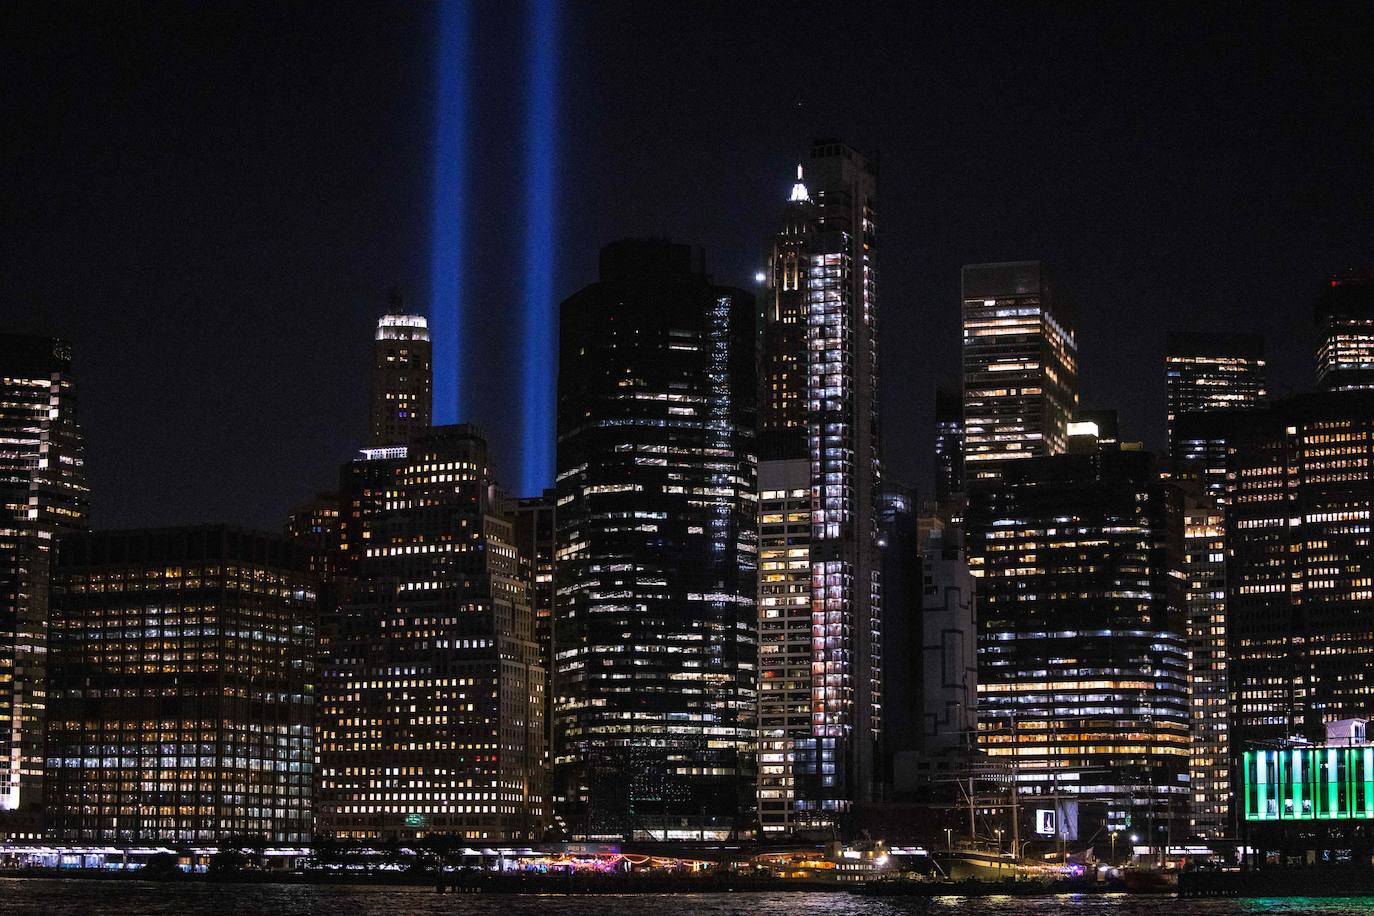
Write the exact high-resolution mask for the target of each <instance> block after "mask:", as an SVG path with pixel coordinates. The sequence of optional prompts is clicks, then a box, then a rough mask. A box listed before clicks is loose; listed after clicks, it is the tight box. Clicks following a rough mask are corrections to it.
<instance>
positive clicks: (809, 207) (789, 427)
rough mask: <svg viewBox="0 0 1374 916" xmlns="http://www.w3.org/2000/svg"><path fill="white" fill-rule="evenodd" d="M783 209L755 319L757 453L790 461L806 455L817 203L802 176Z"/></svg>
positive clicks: (799, 171)
mask: <svg viewBox="0 0 1374 916" xmlns="http://www.w3.org/2000/svg"><path fill="white" fill-rule="evenodd" d="M802 174H803V173H802V167H801V166H800V165H798V166H797V181H796V183H795V184H794V185H792V193H791V195H790V196H789V197H788V200H787V204H786V206H785V207H784V208H783V213H782V228H781V229H779V230H778V232H777V235H775V236H774V237H773V250H772V252H771V253H770V255H769V259H768V275H767V283H768V285H767V287H766V288H765V290H764V296H763V309H762V314H761V315H760V320H759V344H760V346H759V356H760V360H759V365H760V373H759V447H760V451H759V456H760V458H761V459H762V460H764V461H772V460H788V459H792V458H801V457H805V455H806V454H807V440H806V429H807V426H806V415H807V410H808V409H809V404H810V398H809V396H808V394H807V379H808V375H807V366H808V359H809V350H808V349H807V344H806V341H807V327H808V325H807V314H808V309H807V295H808V278H809V269H810V263H811V254H812V249H813V245H812V243H813V241H814V238H815V231H816V219H815V215H816V202H815V201H814V200H813V199H812V198H811V193H810V192H809V191H808V190H807V188H806V184H805V182H803V180H802Z"/></svg>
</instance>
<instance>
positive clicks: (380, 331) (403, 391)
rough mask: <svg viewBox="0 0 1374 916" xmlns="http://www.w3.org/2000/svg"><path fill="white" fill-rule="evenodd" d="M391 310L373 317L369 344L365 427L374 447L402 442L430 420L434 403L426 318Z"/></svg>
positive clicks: (397, 308) (422, 429) (394, 300)
mask: <svg viewBox="0 0 1374 916" xmlns="http://www.w3.org/2000/svg"><path fill="white" fill-rule="evenodd" d="M391 306H392V308H393V309H394V310H395V311H394V312H393V313H392V314H387V315H383V316H382V317H381V318H380V319H378V321H377V333H376V336H375V337H374V338H373V344H372V410H371V415H370V417H369V424H368V428H369V430H370V433H369V444H370V445H371V446H372V447H373V448H383V447H385V446H389V445H405V444H406V443H407V442H409V441H411V440H412V439H414V438H415V437H416V436H419V435H423V434H424V433H425V432H426V431H427V430H428V429H429V425H430V420H431V416H432V412H433V403H434V371H433V367H432V366H431V363H430V361H431V353H430V342H429V323H428V322H427V321H426V320H425V318H424V316H422V315H405V314H400V313H399V312H400V300H399V299H398V298H396V297H394V296H393V298H392V302H391Z"/></svg>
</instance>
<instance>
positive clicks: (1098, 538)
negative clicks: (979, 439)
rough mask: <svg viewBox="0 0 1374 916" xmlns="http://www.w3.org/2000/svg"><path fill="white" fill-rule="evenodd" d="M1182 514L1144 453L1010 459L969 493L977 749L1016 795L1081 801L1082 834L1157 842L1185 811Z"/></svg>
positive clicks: (1177, 498)
mask: <svg viewBox="0 0 1374 916" xmlns="http://www.w3.org/2000/svg"><path fill="white" fill-rule="evenodd" d="M1181 512H1182V502H1181V494H1180V493H1179V492H1178V490H1177V489H1176V488H1175V487H1173V486H1171V485H1169V484H1166V483H1162V482H1160V481H1159V479H1158V476H1157V472H1156V467H1155V461H1154V458H1153V456H1152V455H1150V454H1149V453H1147V452H1142V451H1135V450H1123V449H1121V448H1120V447H1110V446H1104V447H1102V448H1100V449H1097V450H1094V451H1090V450H1087V449H1086V448H1076V449H1075V451H1074V453H1071V454H1066V455H1055V456H1045V457H1039V458H1032V459H1023V460H1018V461H1013V462H1009V463H1008V464H1007V465H1006V466H1004V467H1003V469H1002V480H1001V482H1000V483H999V485H997V486H974V487H972V488H971V490H970V499H969V513H968V523H967V531H968V552H969V563H970V566H971V569H972V572H973V574H974V575H975V576H977V577H978V582H977V591H978V625H979V649H978V652H979V659H978V692H979V707H978V729H979V733H980V739H979V740H980V744H981V746H982V747H983V748H984V750H986V752H987V753H988V754H989V756H990V757H991V758H993V759H994V760H997V761H1000V762H1001V763H1003V764H1005V765H1007V766H1008V767H1009V769H1010V770H1011V771H1012V774H1013V779H1014V781H1015V783H1016V785H1017V787H1018V790H1019V791H1020V792H1021V794H1022V795H1045V794H1058V795H1060V796H1067V797H1070V798H1075V799H1077V800H1079V801H1080V803H1086V804H1087V808H1088V809H1087V810H1085V811H1084V813H1083V817H1084V819H1085V824H1080V830H1082V829H1083V827H1084V826H1085V825H1091V824H1092V822H1093V821H1094V819H1096V820H1097V823H1098V826H1104V824H1103V820H1105V826H1110V827H1112V828H1113V829H1119V828H1121V827H1124V826H1126V825H1127V824H1131V825H1149V824H1152V825H1153V826H1154V827H1156V828H1158V829H1159V830H1160V831H1161V832H1160V834H1159V835H1158V836H1157V837H1154V839H1156V840H1162V839H1164V834H1163V832H1162V831H1163V829H1164V828H1165V826H1166V825H1167V823H1168V819H1169V817H1170V816H1174V815H1181V814H1182V809H1183V805H1184V803H1185V802H1186V798H1187V793H1188V783H1187V768H1188V750H1189V735H1188V687H1187V683H1186V680H1185V678H1186V674H1187V650H1186V647H1185V642H1184V637H1185V632H1186V630H1185V621H1184V615H1183V589H1182V583H1181V581H1180V580H1179V579H1178V577H1177V575H1176V573H1177V570H1178V569H1179V565H1180V561H1181V550H1182V537H1181V535H1182V523H1181V522H1182V518H1181ZM1142 835H1143V834H1142Z"/></svg>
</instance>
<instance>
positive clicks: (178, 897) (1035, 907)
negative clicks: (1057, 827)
mask: <svg viewBox="0 0 1374 916" xmlns="http://www.w3.org/2000/svg"><path fill="white" fill-rule="evenodd" d="M12 913H18V914H30V913H31V914H35V916H78V914H79V916H87V914H92V916H95V914H104V913H109V914H113V916H132V914H144V913H149V914H182V913H187V914H207V916H208V914H219V913H233V914H244V916H326V914H327V916H335V914H339V916H353V914H357V916H395V914H410V913H414V914H419V916H438V914H444V916H525V914H530V916H534V914H539V916H583V914H586V916H673V914H678V913H684V914H698V913H699V914H703V916H807V914H813V913H819V914H824V916H921V914H925V913H929V914H932V916H965V914H984V913H986V914H989V916H996V914H1012V913H1018V914H1019V913H1029V914H1039V916H1049V914H1059V913H1065V914H1071V916H1072V914H1083V916H1098V914H1101V916H1191V914H1197V916H1240V914H1293V916H1298V914H1307V913H1312V914H1317V916H1354V914H1374V897H1366V898H1360V899H1347V900H1317V899H1311V898H1301V897H1298V898H1284V899H1277V898H1271V899H1252V900H1177V899H1174V898H1171V897H1127V896H1122V895H1110V896H1097V895H1093V896H1072V895H1062V896H1056V897H1033V898H1025V897H1021V898H1011V897H978V898H958V897H937V898H935V899H934V900H931V901H925V900H918V899H911V898H906V899H903V898H890V899H886V900H884V899H881V898H868V897H856V896H852V895H850V894H845V893H833V894H798V893H777V894H773V893H754V894H675V895H668V894H644V895H641V896H633V897H630V896H576V897H566V896H554V895H548V896H542V895H541V896H535V895H528V896H516V895H511V894H449V895H445V896H442V897H441V896H439V895H438V894H436V893H434V891H433V890H432V889H429V888H423V887H318V886H298V885H261V884H259V885H215V884H175V885H169V884H154V883H144V882H140V881H117V882H116V881H82V880H63V881H52V880H45V879H37V878H29V879H14V878H0V914H12Z"/></svg>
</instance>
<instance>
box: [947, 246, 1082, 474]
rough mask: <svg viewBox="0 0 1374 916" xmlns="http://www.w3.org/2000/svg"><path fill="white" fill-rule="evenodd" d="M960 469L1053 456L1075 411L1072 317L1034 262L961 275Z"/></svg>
mask: <svg viewBox="0 0 1374 916" xmlns="http://www.w3.org/2000/svg"><path fill="white" fill-rule="evenodd" d="M963 330H964V344H963V376H964V467H965V473H966V474H967V475H968V478H969V480H970V481H972V480H975V479H978V478H980V477H985V476H988V475H993V476H995V474H996V469H997V468H998V466H999V465H1001V464H1002V463H1003V462H1006V461H1009V460H1012V459H1024V458H1033V457H1036V456H1039V455H1058V454H1060V453H1062V452H1063V451H1064V450H1065V449H1066V448H1067V447H1068V425H1069V421H1070V420H1072V419H1073V416H1074V412H1075V410H1076V409H1077V407H1078V349H1077V344H1076V343H1075V340H1074V328H1073V321H1072V315H1071V314H1070V313H1069V309H1068V308H1067V306H1066V305H1065V302H1064V300H1063V297H1062V296H1059V295H1057V294H1056V292H1055V290H1054V289H1053V288H1052V287H1051V285H1050V283H1049V280H1048V278H1047V277H1046V276H1045V272H1044V271H1043V269H1042V268H1041V265H1040V262H1039V261H1011V262H1006V263H998V264H966V265H964V269H963Z"/></svg>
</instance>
